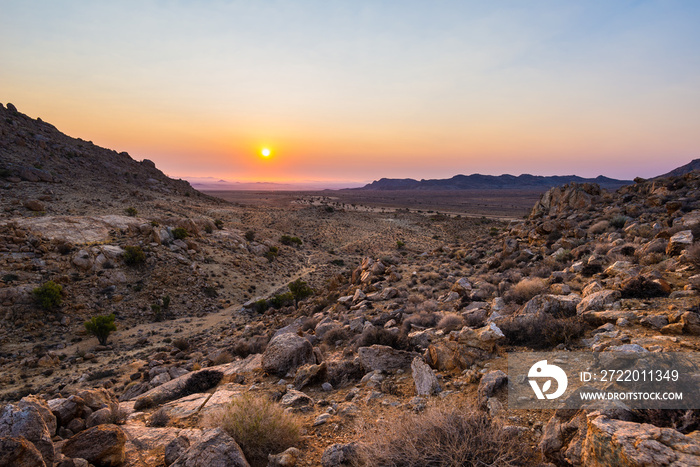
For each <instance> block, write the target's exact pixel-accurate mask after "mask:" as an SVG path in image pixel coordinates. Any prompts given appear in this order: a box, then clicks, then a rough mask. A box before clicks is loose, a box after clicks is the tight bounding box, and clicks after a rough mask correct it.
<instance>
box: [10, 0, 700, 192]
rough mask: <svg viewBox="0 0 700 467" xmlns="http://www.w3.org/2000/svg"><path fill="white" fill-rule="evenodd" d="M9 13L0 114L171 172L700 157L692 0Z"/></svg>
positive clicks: (621, 167)
mask: <svg viewBox="0 0 700 467" xmlns="http://www.w3.org/2000/svg"><path fill="white" fill-rule="evenodd" d="M3 3H5V5H3V10H4V11H5V12H6V14H4V15H3V18H2V19H0V43H3V44H5V45H3V46H2V47H1V48H0V60H1V62H2V63H3V67H2V68H0V83H2V93H1V94H0V100H1V101H3V102H4V103H7V102H12V103H13V104H15V105H16V106H17V107H18V109H19V110H20V112H23V113H26V114H28V115H29V116H31V117H34V118H36V117H41V118H42V119H43V120H45V121H47V122H49V123H52V124H54V125H56V126H57V128H58V129H59V130H60V131H63V132H65V133H67V134H69V135H70V136H73V137H80V138H83V139H86V140H91V141H93V142H94V143H95V144H98V145H100V146H104V147H108V148H110V149H115V150H117V151H127V152H129V154H131V156H132V157H134V158H135V159H139V160H140V159H144V158H146V159H151V160H153V161H154V162H155V163H156V165H157V166H158V167H159V168H160V169H161V170H163V171H164V172H165V173H167V174H168V175H171V176H174V177H179V178H188V177H208V176H210V177H214V178H217V179H227V180H232V181H273V182H291V181H302V180H320V181H348V182H350V181H353V182H368V181H371V180H375V179H379V178H382V177H390V178H405V177H411V178H419V179H420V178H448V177H451V176H453V175H455V174H458V173H462V174H470V173H485V174H493V175H499V174H502V173H511V174H514V175H518V174H521V173H532V174H536V175H569V174H576V175H581V176H591V177H593V176H597V175H601V174H602V175H606V176H610V177H616V178H628V179H629V178H633V177H634V176H638V175H639V176H645V177H649V176H654V175H658V174H660V173H663V172H667V171H669V170H671V169H673V168H675V167H677V166H679V165H683V164H685V163H687V162H689V161H690V160H691V159H694V158H698V157H700V132H698V131H697V128H700V110H699V109H700V87H698V86H697V83H698V82H700V60H699V59H698V56H699V54H698V53H697V50H698V46H700V33H699V32H698V29H697V28H696V20H697V19H700V15H698V13H699V12H700V6H696V5H695V4H684V3H683V2H680V3H678V2H666V3H663V2H654V1H651V2H640V3H634V4H633V3H630V2H623V1H620V2H617V1H615V2H602V1H601V2H590V3H588V4H587V5H562V4H561V3H560V2H553V1H535V2H533V3H532V4H531V5H528V6H527V7H526V6H523V5H522V4H520V3H519V2H509V1H506V2H503V4H502V5H501V6H500V7H499V8H496V7H493V6H488V5H486V4H484V3H482V2H449V1H448V2H445V3H441V4H440V5H436V6H434V7H432V8H427V7H426V6H425V5H424V4H422V3H421V2H412V1H408V2H406V3H402V4H401V5H391V4H384V3H381V4H379V3H374V2H359V3H357V4H355V5H340V4H338V5H335V4H334V5H329V4H326V3H324V2H317V1H302V2H299V3H298V4H295V5H292V4H275V5H273V4H267V5H262V4H261V5H252V4H249V3H246V2H236V1H232V2H228V1H227V2H222V1H211V2H203V3H202V4H201V5H189V4H179V5H170V6H168V7H166V6H164V5H162V4H160V3H158V2H155V1H153V2H152V1H146V2H140V3H139V2H133V3H132V2H125V3H124V4H121V3H120V4H119V5H96V4H92V3H91V2H84V1H77V0H75V1H70V2H66V5H71V6H72V8H67V7H66V5H64V6H63V8H59V7H58V6H56V5H52V3H51V2H41V1H32V2H27V3H26V4H23V5H11V4H9V3H8V2H3ZM38 6H42V8H40V9H38V10H37V7H38ZM263 147H269V148H270V149H271V150H272V155H271V156H270V157H269V158H263V157H261V155H260V150H261V149H262V148H263Z"/></svg>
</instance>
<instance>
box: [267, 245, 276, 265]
mask: <svg viewBox="0 0 700 467" xmlns="http://www.w3.org/2000/svg"><path fill="white" fill-rule="evenodd" d="M279 251H280V250H279V248H277V247H276V246H271V247H270V249H269V250H268V251H267V253H265V258H267V260H268V261H269V262H273V261H274V260H275V258H277V255H278V254H279Z"/></svg>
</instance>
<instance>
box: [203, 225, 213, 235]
mask: <svg viewBox="0 0 700 467" xmlns="http://www.w3.org/2000/svg"><path fill="white" fill-rule="evenodd" d="M204 231H205V232H206V233H208V234H210V233H212V232H214V227H212V226H211V225H210V224H207V225H205V226H204Z"/></svg>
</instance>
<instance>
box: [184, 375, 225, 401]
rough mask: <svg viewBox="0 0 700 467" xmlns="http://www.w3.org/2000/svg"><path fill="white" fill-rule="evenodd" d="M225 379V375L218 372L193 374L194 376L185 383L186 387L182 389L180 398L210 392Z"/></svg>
mask: <svg viewBox="0 0 700 467" xmlns="http://www.w3.org/2000/svg"><path fill="white" fill-rule="evenodd" d="M223 377H224V374H223V373H222V372H220V371H216V370H202V371H198V372H197V373H194V374H192V376H190V377H189V378H188V379H187V381H185V386H184V387H183V389H182V394H181V395H180V397H185V396H189V395H190V394H196V393H198V392H204V391H208V390H209V389H211V388H213V387H215V386H216V385H217V384H219V381H221V378H223Z"/></svg>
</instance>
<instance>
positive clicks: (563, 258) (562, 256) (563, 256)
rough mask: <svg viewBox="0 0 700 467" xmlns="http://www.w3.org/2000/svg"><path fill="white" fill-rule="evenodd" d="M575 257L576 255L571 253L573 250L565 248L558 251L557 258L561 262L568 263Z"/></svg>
mask: <svg viewBox="0 0 700 467" xmlns="http://www.w3.org/2000/svg"><path fill="white" fill-rule="evenodd" d="M573 259H574V255H572V254H571V250H563V251H561V252H559V253H557V256H556V260H557V261H559V262H560V263H566V262H569V261H571V260H573Z"/></svg>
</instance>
